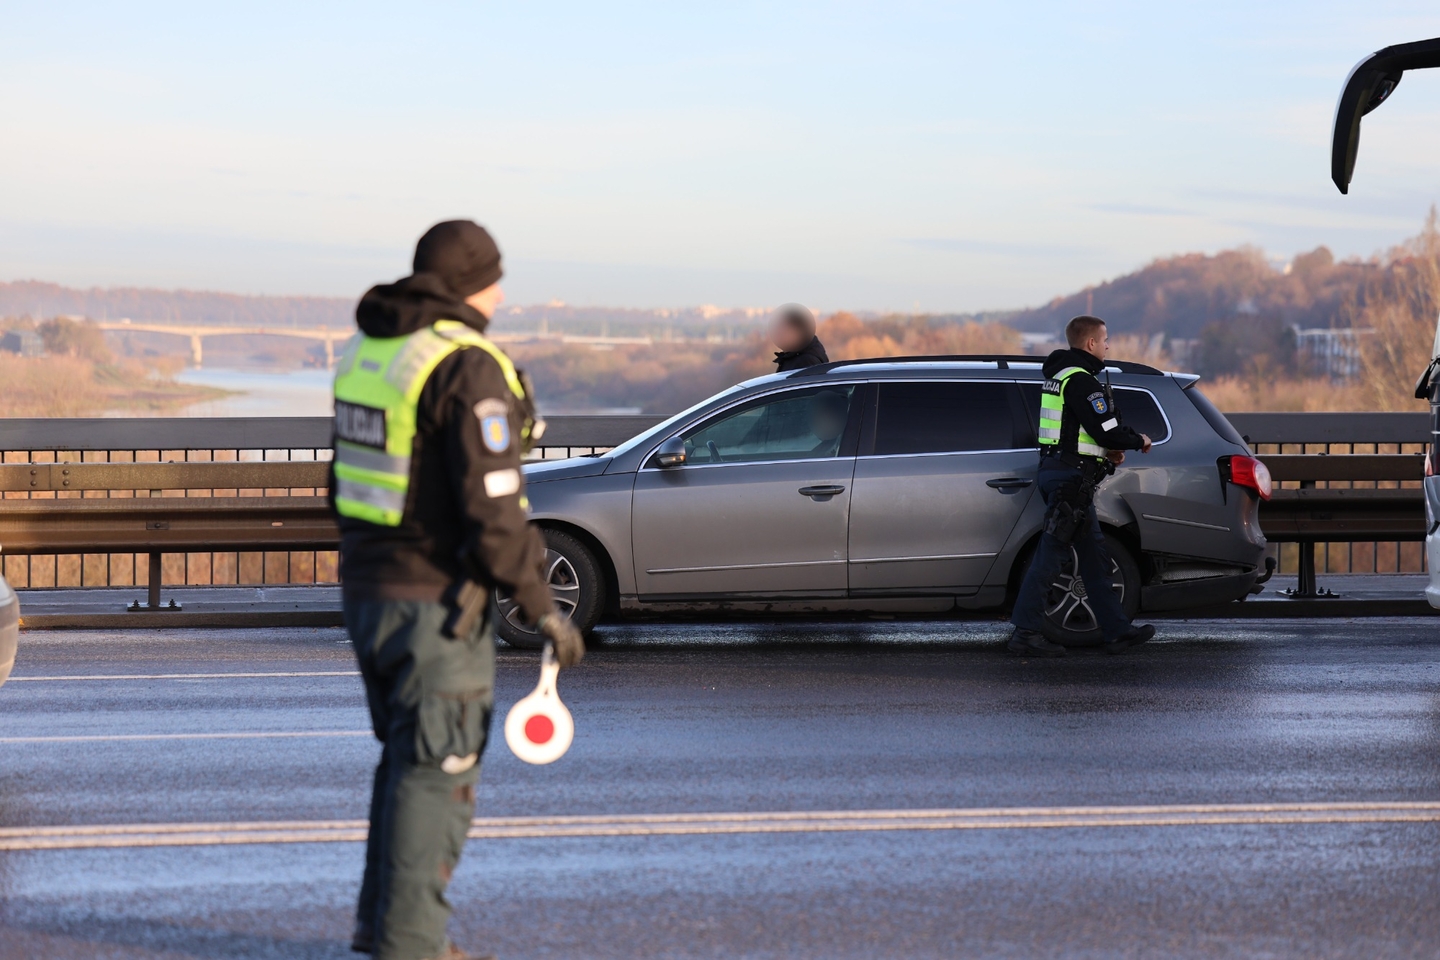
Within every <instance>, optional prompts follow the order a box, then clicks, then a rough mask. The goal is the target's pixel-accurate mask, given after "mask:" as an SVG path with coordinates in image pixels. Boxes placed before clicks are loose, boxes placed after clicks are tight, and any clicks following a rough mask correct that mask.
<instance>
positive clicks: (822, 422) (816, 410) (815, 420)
mask: <svg viewBox="0 0 1440 960" xmlns="http://www.w3.org/2000/svg"><path fill="white" fill-rule="evenodd" d="M845 419H846V411H843V410H841V409H840V408H839V406H838V405H832V404H829V403H823V402H818V401H817V402H816V404H815V406H813V407H811V408H810V432H811V433H813V434H815V439H817V440H834V439H835V438H836V437H838V436H840V434H842V433H844V432H845Z"/></svg>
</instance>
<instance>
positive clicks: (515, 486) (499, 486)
mask: <svg viewBox="0 0 1440 960" xmlns="http://www.w3.org/2000/svg"><path fill="white" fill-rule="evenodd" d="M519 492H520V471H519V470H516V469H515V468H514V467H510V468H509V469H507V470H491V471H490V472H489V473H487V474H485V496H487V497H489V498H490V499H492V500H494V499H495V498H496V497H508V496H510V494H512V493H519Z"/></svg>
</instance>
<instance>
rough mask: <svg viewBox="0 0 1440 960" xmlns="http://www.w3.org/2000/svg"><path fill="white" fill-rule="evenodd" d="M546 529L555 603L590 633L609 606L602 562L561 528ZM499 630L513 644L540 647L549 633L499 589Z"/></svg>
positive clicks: (545, 570)
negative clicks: (526, 619) (602, 612)
mask: <svg viewBox="0 0 1440 960" xmlns="http://www.w3.org/2000/svg"><path fill="white" fill-rule="evenodd" d="M544 533H545V566H544V568H543V571H542V572H543V573H544V575H545V582H546V583H547V584H549V586H550V595H551V596H552V597H554V598H555V606H556V607H557V608H558V609H559V610H560V612H561V613H562V614H564V615H566V616H568V617H569V618H570V619H571V620H572V621H574V623H575V625H576V626H577V627H579V628H580V632H581V633H588V632H589V631H590V628H591V627H593V626H595V623H596V621H598V620H599V619H600V613H601V611H602V610H604V609H605V597H604V590H605V587H604V583H605V581H604V580H603V579H602V578H601V576H600V565H599V563H598V562H597V561H596V559H595V555H594V554H593V553H592V552H591V551H590V548H589V547H587V546H585V544H583V543H581V542H580V541H579V540H577V539H576V538H575V537H572V536H571V535H570V534H568V533H562V532H561V531H559V530H546V531H544ZM492 599H493V601H494V603H495V613H496V617H495V632H496V633H498V634H499V635H500V639H501V640H504V641H505V642H506V643H508V644H510V646H512V647H521V648H523V649H526V650H539V649H540V648H541V647H543V646H544V645H545V637H544V636H543V635H542V634H541V633H540V631H538V630H537V629H536V628H535V625H534V624H531V623H526V622H525V617H524V614H522V613H521V612H520V605H519V604H517V603H516V602H515V601H514V600H512V599H511V598H510V597H508V596H506V595H505V594H503V593H501V592H500V591H498V590H497V591H495V595H494V597H493V598H492Z"/></svg>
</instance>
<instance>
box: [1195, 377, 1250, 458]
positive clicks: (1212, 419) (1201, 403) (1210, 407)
mask: <svg viewBox="0 0 1440 960" xmlns="http://www.w3.org/2000/svg"><path fill="white" fill-rule="evenodd" d="M1185 395H1186V396H1187V397H1189V398H1190V402H1191V403H1193V404H1195V409H1196V410H1199V411H1200V416H1202V417H1204V418H1205V422H1206V423H1208V424H1210V426H1211V427H1213V428H1214V430H1215V432H1216V433H1218V434H1220V436H1222V437H1224V438H1225V439H1226V440H1229V441H1230V442H1231V443H1238V444H1239V445H1240V446H1242V447H1245V446H1249V444H1247V443H1246V442H1245V438H1244V437H1242V436H1241V435H1240V431H1239V430H1236V429H1235V425H1234V424H1233V423H1231V422H1230V421H1229V420H1227V419H1225V414H1223V413H1221V412H1220V408H1219V407H1217V406H1215V404H1213V403H1211V402H1210V398H1209V397H1207V396H1205V394H1203V393H1201V392H1200V388H1199V387H1190V388H1188V389H1186V391H1185Z"/></svg>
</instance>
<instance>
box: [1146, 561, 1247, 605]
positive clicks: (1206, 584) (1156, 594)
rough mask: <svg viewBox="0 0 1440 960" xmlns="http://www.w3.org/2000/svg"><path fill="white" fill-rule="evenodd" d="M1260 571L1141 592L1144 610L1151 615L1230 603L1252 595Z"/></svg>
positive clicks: (1181, 583) (1153, 586) (1157, 587)
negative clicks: (1251, 591)
mask: <svg viewBox="0 0 1440 960" xmlns="http://www.w3.org/2000/svg"><path fill="white" fill-rule="evenodd" d="M1258 579H1260V571H1259V570H1258V569H1257V570H1251V571H1249V572H1248V573H1235V574H1228V575H1226V576H1220V577H1205V578H1203V579H1198V580H1177V581H1175V582H1173V583H1158V584H1154V585H1152V586H1148V587H1141V588H1140V609H1141V610H1144V611H1146V612H1148V613H1155V612H1158V611H1161V610H1183V609H1185V608H1186V607H1207V606H1213V605H1215V604H1218V603H1230V602H1232V601H1234V600H1240V599H1242V598H1244V597H1247V596H1249V595H1250V589H1251V588H1252V587H1254V586H1255V581H1256V580H1258Z"/></svg>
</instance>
